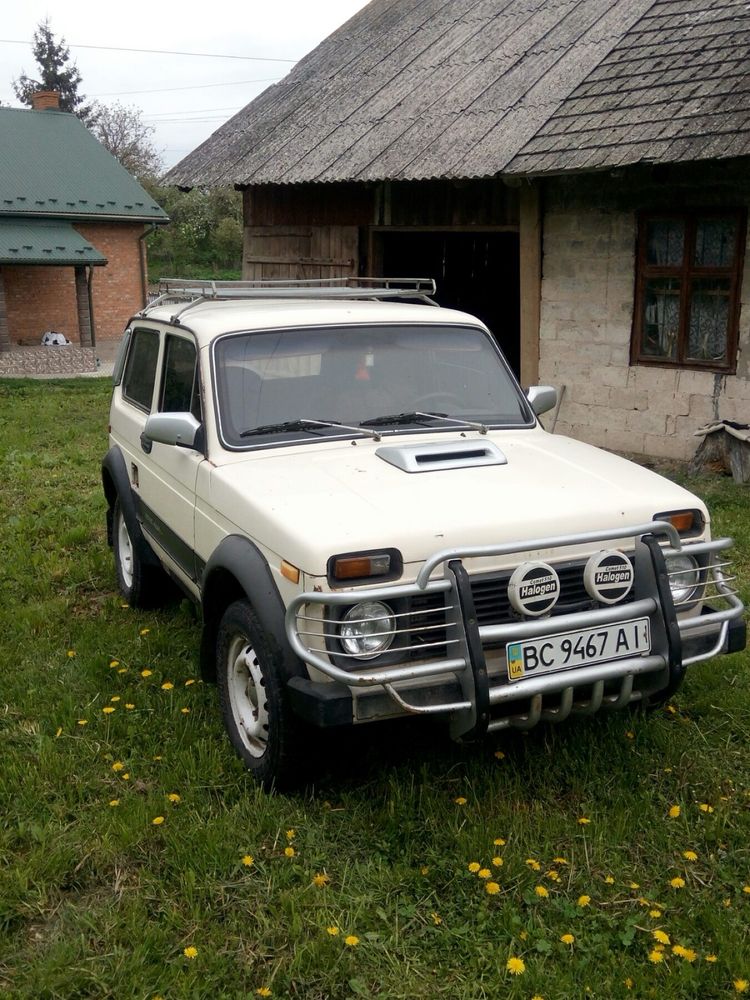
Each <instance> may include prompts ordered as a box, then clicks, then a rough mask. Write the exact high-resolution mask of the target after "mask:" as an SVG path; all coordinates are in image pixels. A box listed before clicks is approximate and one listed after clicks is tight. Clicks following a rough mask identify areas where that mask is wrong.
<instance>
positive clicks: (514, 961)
mask: <svg viewBox="0 0 750 1000" xmlns="http://www.w3.org/2000/svg"><path fill="white" fill-rule="evenodd" d="M505 968H506V969H507V970H508V972H509V973H510V974H511V976H521V975H523V973H524V972H526V963H525V962H524V960H523V959H522V958H516V957H515V956H513V955H511V957H510V958H509V959H508V961H507V962H506V963H505Z"/></svg>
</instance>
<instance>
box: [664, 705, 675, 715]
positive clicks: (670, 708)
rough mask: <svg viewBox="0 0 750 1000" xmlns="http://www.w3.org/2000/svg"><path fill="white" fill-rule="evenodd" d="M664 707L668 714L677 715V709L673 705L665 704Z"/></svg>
mask: <svg viewBox="0 0 750 1000" xmlns="http://www.w3.org/2000/svg"><path fill="white" fill-rule="evenodd" d="M664 709H665V711H667V712H669V714H670V715H677V709H676V708H675V707H674V705H665V706H664Z"/></svg>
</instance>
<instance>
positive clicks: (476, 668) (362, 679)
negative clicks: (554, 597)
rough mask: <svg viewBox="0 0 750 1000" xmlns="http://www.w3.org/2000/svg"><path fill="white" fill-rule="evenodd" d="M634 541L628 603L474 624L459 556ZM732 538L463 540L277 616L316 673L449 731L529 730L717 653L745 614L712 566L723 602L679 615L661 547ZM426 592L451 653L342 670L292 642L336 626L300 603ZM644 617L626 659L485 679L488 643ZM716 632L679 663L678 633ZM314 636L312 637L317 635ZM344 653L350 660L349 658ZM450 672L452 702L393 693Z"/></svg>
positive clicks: (643, 530)
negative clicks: (584, 690)
mask: <svg viewBox="0 0 750 1000" xmlns="http://www.w3.org/2000/svg"><path fill="white" fill-rule="evenodd" d="M656 536H661V537H666V538H667V539H668V541H669V548H667V549H666V550H663V549H662V548H661V547H660V546H659V545H658V543H657V542H656ZM622 538H633V539H635V540H636V542H635V562H636V567H635V585H634V586H635V593H634V596H635V600H633V601H630V602H628V603H627V604H623V605H615V606H608V607H604V608H599V609H596V610H593V611H584V612H575V613H572V614H568V615H558V616H555V617H554V618H545V619H542V620H540V619H536V620H533V621H528V620H526V621H516V622H509V623H507V624H500V625H482V626H480V625H478V624H477V621H476V617H475V615H474V610H473V602H472V601H471V592H470V588H469V586H468V579H469V578H468V576H467V574H466V570H465V568H464V566H463V560H464V559H475V558H485V557H492V556H507V555H515V554H518V553H522V552H523V553H527V554H531V553H538V552H539V551H540V550H543V551H549V550H550V549H559V548H563V547H567V546H571V545H588V544H596V543H598V542H613V541H615V540H617V539H622ZM731 544H732V541H731V539H717V540H716V541H713V542H698V543H695V544H693V545H690V544H688V545H686V546H683V543H682V541H681V539H680V537H679V535H678V533H677V531H676V530H675V528H674V527H673V526H672V525H671V524H669V523H668V522H665V521H652V522H650V523H648V524H641V525H636V526H629V527H621V528H616V529H609V530H604V531H596V532H586V533H581V534H576V535H557V536H552V537H548V538H535V539H528V540H525V541H522V542H512V543H505V544H503V545H495V546H471V547H466V548H461V549H444V550H442V551H440V552H436V553H434V554H433V555H432V556H430V557H429V558H428V559H427V560H426V561H425V563H424V565H423V567H422V568H421V570H420V572H419V574H418V575H417V579H416V582H415V583H413V584H403V585H400V586H385V587H369V588H363V589H360V588H357V589H356V590H348V591H344V592H335V593H331V592H328V593H322V592H318V591H315V592H306V593H302V594H299V595H298V596H297V597H295V598H294V599H293V600H292V602H291V603H290V604H289V607H288V609H287V612H286V632H287V637H288V639H289V642H290V645H291V647H292V649H293V650H294V652H295V654H296V655H297V656H299V657H300V659H302V660H303V661H304V662H306V663H307V664H308V665H309V666H311V667H313V668H315V669H316V670H319V671H320V672H321V673H322V674H324V675H326V676H327V677H329V678H330V679H331V680H334V681H339V682H341V683H342V684H345V685H347V686H349V687H358V688H375V687H380V688H382V689H384V690H385V691H386V692H387V693H388V695H389V696H390V697H391V699H392V700H393V701H394V702H395V704H396V705H398V706H399V708H401V709H402V710H404V711H406V712H411V713H414V714H436V713H450V715H451V730H452V732H453V735H454V736H467V735H477V734H479V733H481V732H483V731H486V730H487V729H490V730H494V729H498V728H504V727H506V726H508V725H513V726H514V727H516V728H528V727H530V726H531V725H534V724H535V723H536V722H538V721H539V720H540V719H541V720H545V719H546V720H557V721H559V720H561V719H563V718H565V717H567V715H569V714H570V713H571V712H573V713H587V714H588V713H590V712H593V711H596V710H597V709H598V708H599V707H613V708H617V707H622V706H623V705H625V704H627V703H628V702H629V701H631V700H632V699H634V698H636V697H640V693H639V692H634V691H633V677H634V676H636V675H639V674H644V673H656V674H661V675H663V677H661V678H660V681H663V683H659V685H658V687H659V688H665V689H666V688H667V687H668V686H669V684H670V680H673V679H674V678H673V675H674V673H675V671H677V670H679V671H681V670H682V669H683V667H684V666H687V665H689V664H690V663H694V662H697V661H698V660H703V659H708V658H709V657H711V656H714V655H716V654H717V653H719V652H721V651H722V648H723V646H724V644H725V642H726V636H727V629H728V627H729V623H730V622H731V621H732V620H734V619H736V618H739V617H740V616H741V615H742V612H743V610H744V608H743V605H742V603H741V602H740V601H739V600H738V599H737V597H736V596H735V594H734V592H733V591H732V590H730V588H729V587H728V586H727V585H726V584H725V583H724V580H723V577H722V574H721V572H720V571H718V570H714V572H713V578H714V579H713V583H714V586H715V587H716V589H717V591H718V593H719V594H720V595H721V596H722V597H723V598H724V599H725V600H726V601H727V603H728V604H729V607H728V608H726V609H723V610H721V611H716V612H711V613H709V614H706V615H702V616H701V615H698V616H696V617H695V618H687V619H683V620H682V621H678V620H677V618H676V615H675V611H674V606H673V604H672V600H671V593H670V591H669V586H668V580H667V576H666V570H665V566H664V559H663V552H664V551H666V552H667V553H668V552H669V551H670V550H671V551H677V552H679V551H681V550H683V548H684V550H685V551H687V552H689V553H695V554H696V555H697V554H707V553H714V552H716V551H718V550H720V549H725V548H728V547H729V546H731ZM440 565H442V566H443V572H444V576H443V577H442V578H439V579H432V574H433V573H434V571H435V569H436V568H437V567H438V566H440ZM425 593H444V594H446V595H447V596H448V598H449V600H448V606H447V607H448V608H449V609H450V610H452V611H453V612H454V614H452V615H449V616H448V622H447V628H448V636H449V638H448V640H447V642H440V643H436V645H442V646H446V645H450V646H452V647H457V648H455V652H456V653H457V655H456V656H452V657H450V658H443V659H439V660H427V659H425V661H423V662H420V663H410V664H405V665H392V666H372V667H370V668H361V667H360V668H359V669H358V670H348V669H344V668H342V667H339V666H337V665H336V664H334V663H332V662H331V659H330V658H329V656H328V654H327V653H325V652H323V651H320V650H313V649H310V648H309V647H308V646H307V645H306V644H305V643H303V641H302V639H301V634H305V635H315V633H311V632H309V631H307V630H306V629H304V628H302V629H301V628H300V626H299V623H300V620H304V621H311V622H314V623H316V624H319V625H321V626H322V628H323V633H322V634H321V637H322V635H323V634H325V625H326V624H332V625H334V626H335V625H337V624H338V622H337V621H336V620H334V619H326V618H322V619H321V618H314V617H308V616H306V615H305V614H304V611H303V609H304V608H305V606H306V605H309V604H317V605H322V606H335V607H341V606H349V605H351V604H353V603H359V602H363V601H370V600H372V601H388V600H397V599H399V598H408V597H414V596H417V595H424V594H425ZM638 617H648V618H649V619H650V621H651V623H652V652H651V653H650V654H648V655H641V656H637V657H632V658H628V659H620V660H615V661H605V662H603V663H599V664H593V665H590V666H582V667H576V668H571V669H568V670H564V671H557V672H554V673H550V674H540V675H538V676H533V677H526V678H523V679H521V680H517V681H514V682H512V683H508V681H507V678H501V680H500V683H495V684H493V685H492V686H490V685H489V679H488V675H487V667H486V663H485V659H484V647H485V645H487V644H488V643H505V642H511V641H519V640H522V639H524V638H537V637H539V638H541V637H543V636H545V635H553V634H555V633H559V632H566V631H574V630H578V629H586V628H589V627H595V626H597V625H605V624H607V625H609V624H616V623H617V622H621V621H626V620H628V619H632V618H638ZM699 629H700V630H702V631H705V630H706V629H717V630H718V638H717V642H716V644H715V645H714V646H713V647H712V648H711V649H710V650H709V651H707V652H705V653H702V654H700V655H697V656H693V657H690V658H687V659H684V660H683V658H682V655H681V650H680V639H681V636H683V635H686V634H689V633H691V632H693V631H695V630H699ZM319 638H320V637H319ZM352 658H353V657H352ZM446 675H450V676H451V677H452V678H454V679H456V680H458V682H459V685H460V687H461V692H462V697H461V700H457V701H454V702H444V703H440V704H435V705H413V704H411V703H410V702H409V701H407V699H406V698H405V697H404V696H403V695H402V694H401V693H400V692H399V691H398V690H397V689H396V687H395V686H394V685H396V684H399V685H402V686H406V687H412V688H413V687H414V682H415V681H416V682H419V681H422V680H427V679H430V678H435V677H442V678H443V679H445V678H446ZM618 678H620V679H621V680H622V684H621V687H620V691H619V692H617V693H616V694H614V695H612V694H610V695H605V694H604V685H605V683H607V682H608V681H612V680H616V679H618ZM580 686H586V687H588V688H590V694H589V697H588V699H587V701H586V702H585V703H576V702H575V701H574V690H575V689H576V688H577V687H580ZM555 693H559V694H560V702H559V705H558V706H556V707H555V708H548V709H542V699H543V696H544V695H547V694H555ZM527 698H528V699H530V702H529V705H530V707H529V709H528V711H527V712H526V713H525V714H521V715H517V716H506V717H501V718H499V719H496V720H494V721H492V722H490V721H489V708H490V706H493V705H502V704H504V703H507V702H511V701H516V700H524V699H527Z"/></svg>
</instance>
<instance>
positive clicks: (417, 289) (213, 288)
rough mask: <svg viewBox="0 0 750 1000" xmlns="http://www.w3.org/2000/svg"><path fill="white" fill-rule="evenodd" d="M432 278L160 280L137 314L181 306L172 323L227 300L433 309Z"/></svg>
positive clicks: (433, 288)
mask: <svg viewBox="0 0 750 1000" xmlns="http://www.w3.org/2000/svg"><path fill="white" fill-rule="evenodd" d="M435 290H436V289H435V282H434V280H433V279H432V278H312V279H303V280H299V281H291V280H280V281H276V280H273V281H272V280H267V281H202V280H200V279H196V278H160V279H159V294H158V296H157V298H155V299H154V300H153V302H149V304H148V305H147V306H146V307H145V308H144V309H143V310H141V312H140V313H139V314H138V315H139V316H146V315H148V313H149V312H150V311H151V310H152V309H154V308H155V307H156V306H161V305H167V304H169V303H174V304H180V303H183V305H182V308H181V309H179V310H178V311H177V312H176V313H175V315H174V316H173V317H172V320H173V321H174V320H176V319H178V317H179V316H181V315H182V313H184V312H186V311H187V310H188V309H191V308H192V307H193V306H196V305H198V304H199V303H201V302H206V301H222V300H227V299H419V300H420V301H422V302H426V303H428V304H429V305H437V303H436V302H435V301H434V300H433V299H432V298H431V296H432V295H434V294H435Z"/></svg>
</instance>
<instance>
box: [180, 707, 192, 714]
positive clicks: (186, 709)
mask: <svg viewBox="0 0 750 1000" xmlns="http://www.w3.org/2000/svg"><path fill="white" fill-rule="evenodd" d="M180 711H181V712H182V714H183V715H190V709H189V708H181V709H180Z"/></svg>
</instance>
